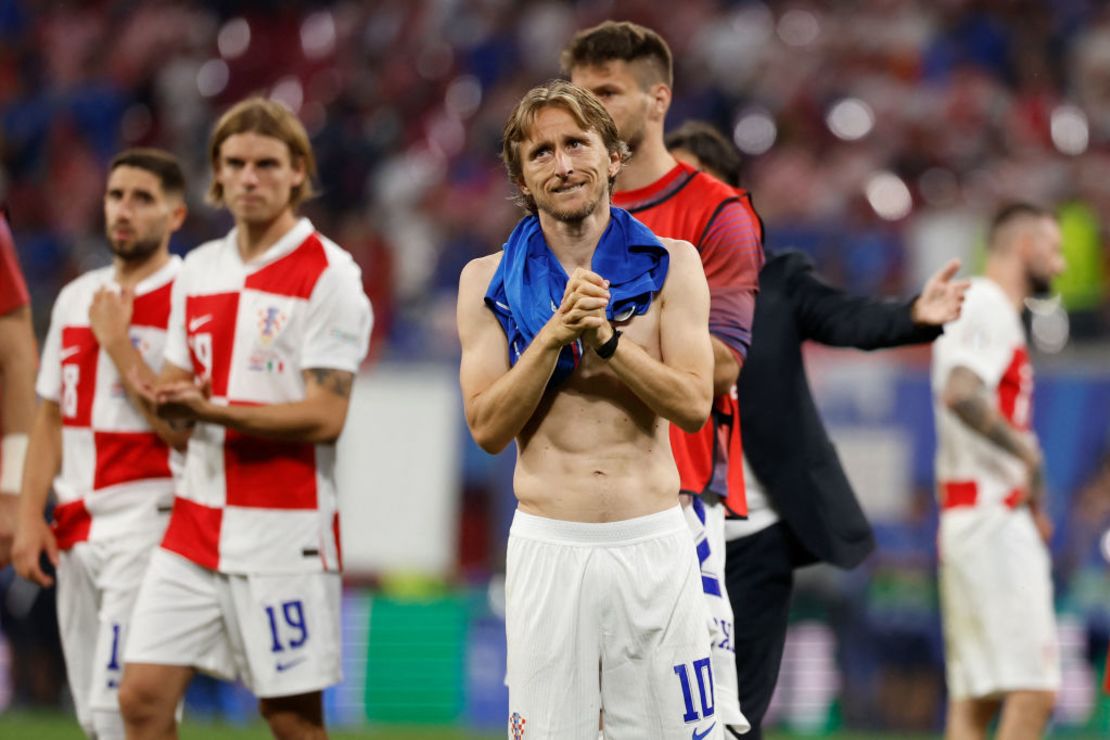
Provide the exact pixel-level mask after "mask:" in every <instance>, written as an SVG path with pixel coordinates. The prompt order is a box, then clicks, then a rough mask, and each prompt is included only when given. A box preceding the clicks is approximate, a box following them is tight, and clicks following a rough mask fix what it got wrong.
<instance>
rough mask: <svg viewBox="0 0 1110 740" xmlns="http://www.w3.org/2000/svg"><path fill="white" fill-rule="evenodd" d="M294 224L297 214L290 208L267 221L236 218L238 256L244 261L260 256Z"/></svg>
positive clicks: (295, 223)
mask: <svg viewBox="0 0 1110 740" xmlns="http://www.w3.org/2000/svg"><path fill="white" fill-rule="evenodd" d="M296 225H297V215H296V214H295V213H293V209H292V208H286V209H285V210H283V211H282V212H281V213H280V214H279V215H278V216H277V217H276V218H273V219H270V220H268V221H245V220H241V219H236V220H235V227H236V229H237V236H236V242H237V245H238V247H239V256H240V257H241V258H242V259H243V261H244V262H250V261H252V260H254V259H256V258H258V257H261V256H262V255H263V254H265V253H266V250H268V249H269V248H270V247H272V246H274V244H276V243H277V242H278V240H280V239H281V238H282V237H283V236H285V235H286V234H288V233H289V231H290V230H291V229H292V228H293V227H294V226H296Z"/></svg>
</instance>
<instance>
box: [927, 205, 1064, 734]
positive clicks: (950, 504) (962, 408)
mask: <svg viewBox="0 0 1110 740" xmlns="http://www.w3.org/2000/svg"><path fill="white" fill-rule="evenodd" d="M1063 268H1064V260H1063V257H1062V256H1061V254H1060V227H1059V225H1057V223H1056V219H1055V218H1054V217H1053V216H1052V214H1051V213H1049V212H1047V211H1044V210H1041V209H1040V208H1037V207H1034V206H1030V205H1026V204H1020V203H1019V204H1014V205H1010V206H1007V207H1006V208H1003V209H1002V210H1001V211H999V213H998V215H997V216H996V217H995V219H994V223H993V224H992V225H991V229H990V234H989V235H988V244H987V266H986V271H985V273H984V275H983V277H980V278H976V279H974V280H973V281H972V284H971V288H970V289H969V290H968V292H967V298H966V300H965V301H964V307H963V313H962V315H961V316H960V318H959V319H958V320H957V321H954V322H952V323H951V324H948V325H947V326H946V327H945V331H944V335H943V336H942V337H941V338H940V339H938V340H937V341H936V343H935V344H934V345H933V394H934V397H935V399H936V403H935V406H936V419H937V459H936V472H937V488H938V495H939V497H940V508H941V516H940V533H939V535H938V537H937V545H938V549H939V552H940V562H939V573H940V597H941V615H942V617H943V620H942V625H943V627H944V646H945V661H946V664H947V676H948V695H949V704H948V723H947V730H946V738H947V740H980V739H981V738H985V737H986V736H987V728H988V727H989V725H990V722H991V720H992V719H993V718H994V715H995V714H997V713H998V711H999V709H1000V708H1001V711H1002V713H1001V718H1000V720H999V724H998V735H997V736H998V738H999V740H1026V739H1032V738H1038V737H1041V736H1042V734H1043V732H1044V729H1045V726H1046V724H1047V722H1048V719H1049V717H1050V716H1051V714H1052V707H1053V703H1054V701H1055V692H1056V690H1057V688H1058V687H1059V684H1060V664H1059V659H1060V658H1059V651H1058V649H1057V639H1056V618H1055V614H1054V612H1053V600H1052V564H1051V561H1050V557H1049V552H1048V548H1047V546H1046V545H1045V542H1044V541H1043V539H1042V538H1044V537H1047V533H1048V530H1049V525H1048V520H1047V519H1046V517H1045V514H1044V506H1045V504H1044V500H1043V491H1044V484H1043V480H1044V477H1043V472H1042V461H1041V452H1040V446H1039V445H1038V444H1037V438H1036V436H1035V435H1034V433H1033V430H1032V428H1031V426H1030V422H1031V414H1030V412H1031V405H1032V393H1033V368H1032V365H1030V363H1029V354H1028V352H1027V350H1026V343H1025V330H1024V328H1023V327H1022V323H1021V312H1022V310H1023V308H1024V304H1025V299H1026V298H1029V297H1030V296H1031V295H1034V294H1037V293H1043V292H1047V291H1048V289H1049V283H1050V282H1051V280H1052V278H1053V277H1055V276H1056V275H1057V274H1059V273H1060V272H1061V271H1062V270H1063Z"/></svg>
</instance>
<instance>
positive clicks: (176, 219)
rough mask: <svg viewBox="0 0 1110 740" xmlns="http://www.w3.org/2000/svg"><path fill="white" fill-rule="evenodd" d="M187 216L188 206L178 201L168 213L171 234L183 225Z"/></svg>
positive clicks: (182, 201)
mask: <svg viewBox="0 0 1110 740" xmlns="http://www.w3.org/2000/svg"><path fill="white" fill-rule="evenodd" d="M188 215H189V208H188V206H186V205H185V201H184V200H179V201H178V202H177V204H176V205H175V206H174V207H173V209H172V210H171V211H170V232H171V233H172V232H174V231H177V230H178V229H180V228H181V225H182V224H184V223H185V217H186V216H188Z"/></svg>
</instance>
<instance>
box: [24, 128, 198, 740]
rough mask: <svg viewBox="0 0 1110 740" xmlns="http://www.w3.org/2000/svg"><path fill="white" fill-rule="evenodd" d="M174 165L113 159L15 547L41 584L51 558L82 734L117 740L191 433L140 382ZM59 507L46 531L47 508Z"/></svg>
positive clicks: (161, 339) (152, 356)
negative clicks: (96, 253)
mask: <svg viewBox="0 0 1110 740" xmlns="http://www.w3.org/2000/svg"><path fill="white" fill-rule="evenodd" d="M184 191H185V180H184V177H183V176H182V174H181V168H180V166H178V163H177V161H176V160H175V159H174V158H173V157H172V156H170V155H169V154H166V153H165V152H161V151H158V150H154V149H131V150H128V151H125V152H123V153H122V154H120V155H118V156H117V157H116V158H115V159H114V160H112V164H111V166H110V167H109V173H108V184H107V187H106V189H105V193H104V222H105V225H106V227H107V232H108V243H109V245H110V246H111V249H112V254H113V258H112V264H111V265H110V266H109V267H104V268H101V269H98V270H93V271H91V272H88V273H85V274H84V275H82V276H81V277H79V278H77V279H76V280H74V281H73V282H71V283H70V284H69V285H67V286H66V287H65V288H63V289H62V291H61V293H59V294H58V298H57V300H56V301H55V302H54V309H53V312H52V315H51V317H50V331H49V332H48V333H47V335H46V344H45V345H44V347H43V353H42V367H41V369H40V370H39V377H38V383H37V385H36V388H37V390H38V394H39V396H41V397H42V403H40V404H39V407H38V411H37V412H36V415H35V424H34V428H33V430H32V431H31V440H30V444H29V446H28V455H27V465H26V473H25V475H24V478H23V492H22V494H21V501H20V516H19V524H18V527H17V529H16V539H15V545H14V548H13V559H14V563H15V568H16V571H17V572H18V573H19V574H20V575H21V576H23V577H24V578H29V579H32V580H34V581H36V582H38V583H40V584H42V585H44V586H49V585H50V584H51V582H52V580H51V578H50V577H49V576H47V575H46V574H45V573H44V572H43V571H42V569H41V568H40V567H39V558H40V556H41V555H43V554H46V555H47V557H48V558H49V559H50V560H51V561H52V562H53V563H54V564H55V565H56V566H57V577H58V598H57V604H58V628H59V631H60V632H61V638H62V650H63V653H64V654H65V660H66V674H67V676H68V679H69V687H70V692H71V693H72V695H73V703H74V706H75V707H76V709H77V719H78V721H79V722H80V724H81V728H82V729H83V730H84V731H85V734H86V735H88V736H89V737H91V738H97V739H98V740H108V738H122V737H123V721H122V720H121V718H120V712H119V700H118V698H117V690H118V687H119V681H120V674H121V669H122V666H123V645H124V643H125V641H126V639H127V635H128V634H129V632H130V625H131V614H132V609H133V607H134V604H135V598H136V596H137V595H138V593H139V584H140V583H141V582H142V578H143V573H144V572H145V571H146V569H147V564H148V563H149V562H150V555H151V553H152V552H153V551H154V549H155V548H156V547H157V546H158V542H159V540H161V538H162V533H163V532H164V531H165V529H166V521H167V520H168V519H169V513H170V505H171V504H172V503H173V476H172V475H171V462H173V463H176V465H175V466H174V467H177V468H178V470H179V471H180V462H181V460H180V455H179V454H178V453H171V447H175V448H178V449H184V446H185V442H186V435H185V434H184V433H182V432H177V431H175V430H173V429H171V428H170V426H169V425H168V424H167V423H166V422H165V421H162V420H161V419H158V418H157V417H155V416H154V415H153V414H152V413H150V411H149V409H147V408H145V407H144V406H143V404H142V403H141V402H140V401H139V399H138V398H137V396H136V387H135V383H134V378H135V377H136V376H138V377H140V378H146V379H147V380H148V381H149V380H151V379H153V377H154V373H155V372H156V371H157V370H158V369H159V367H160V366H161V364H162V349H163V347H164V346H165V343H166V321H167V319H168V317H169V314H170V290H171V289H172V287H173V282H174V278H175V277H176V276H177V274H178V271H179V270H180V268H181V259H180V258H179V257H173V256H171V255H170V253H169V243H170V235H171V234H172V233H173V232H174V231H176V230H177V229H178V228H179V227H180V226H181V223H182V221H183V220H184V219H185V201H184V194H185V193H184ZM51 487H53V489H54V492H55V494H56V495H57V500H58V505H57V506H56V507H55V508H54V525H53V527H52V528H51V527H48V526H47V525H46V522H45V520H44V519H43V508H44V507H45V506H46V499H47V496H48V495H49V493H50V490H51Z"/></svg>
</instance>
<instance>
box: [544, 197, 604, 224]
mask: <svg viewBox="0 0 1110 740" xmlns="http://www.w3.org/2000/svg"><path fill="white" fill-rule="evenodd" d="M600 202H601V201H600V200H592V201H590V202H589V203H584V204H583V205H582V206H580V207H579V208H576V209H573V210H571V209H567V210H562V209H559V208H551V207H550V206H547V207H545V204H537V205H538V206H539V209H540V210H541V211H543V212H544V213H546V214H547V215H549V216H551V217H552V218H553V219H555V220H556V221H560V222H562V223H564V224H571V225H574V224H580V223H582V222H583V221H585V220H586V219H587V218H589V217H590V216H592V215H593V214H594V211H596V210H597V206H598V204H599V203H600Z"/></svg>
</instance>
